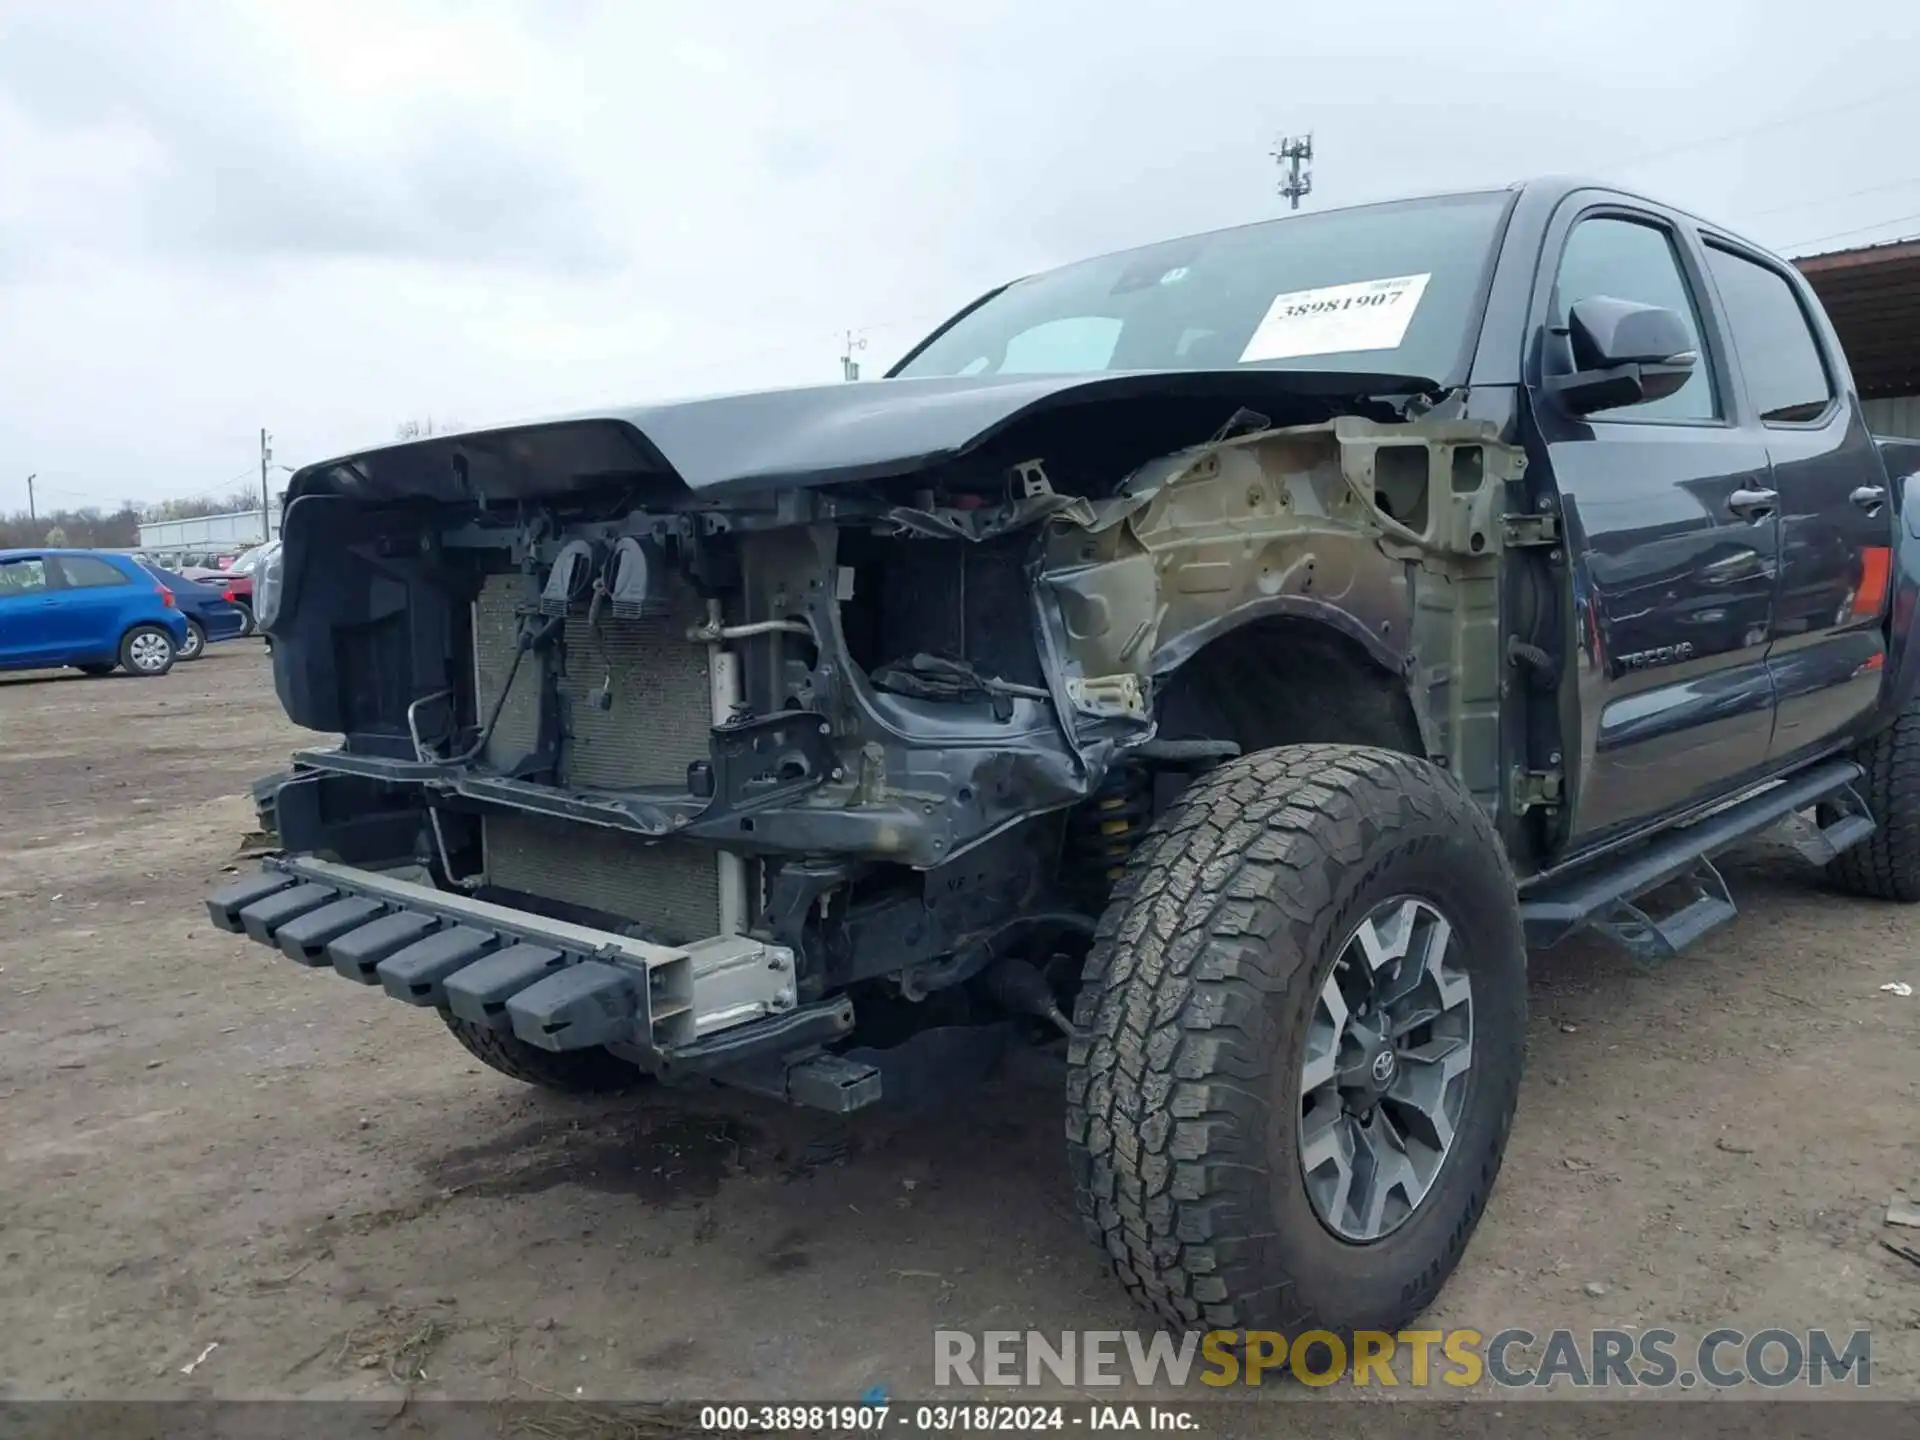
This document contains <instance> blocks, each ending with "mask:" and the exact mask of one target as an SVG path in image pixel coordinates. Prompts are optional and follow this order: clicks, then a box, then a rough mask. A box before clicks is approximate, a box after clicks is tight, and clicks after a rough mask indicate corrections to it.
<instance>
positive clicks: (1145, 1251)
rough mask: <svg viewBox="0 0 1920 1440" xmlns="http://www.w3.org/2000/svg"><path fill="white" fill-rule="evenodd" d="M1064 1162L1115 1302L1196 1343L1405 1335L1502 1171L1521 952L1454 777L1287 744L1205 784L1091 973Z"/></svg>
mask: <svg viewBox="0 0 1920 1440" xmlns="http://www.w3.org/2000/svg"><path fill="white" fill-rule="evenodd" d="M1074 1021H1075V1029H1076V1030H1077V1031H1078V1032H1079V1035H1080V1038H1078V1039H1076V1040H1075V1041H1074V1042H1073V1043H1072V1046H1071V1049H1070V1053H1069V1067H1068V1082H1067V1084H1068V1089H1067V1117H1068V1118H1067V1139H1068V1159H1069V1162H1070V1167H1071V1170H1072V1173H1073V1177H1074V1188H1075V1198H1076V1200H1077V1202H1078V1206H1079V1210H1080V1214H1081V1217H1082V1219H1083V1221H1084V1222H1085V1224H1086V1226H1087V1229H1088V1230H1089V1232H1090V1234H1091V1235H1092V1237H1093V1238H1094V1240H1095V1242H1096V1243H1097V1244H1099V1245H1100V1246H1101V1247H1102V1248H1103V1249H1104V1250H1105V1251H1106V1253H1107V1255H1108V1258H1109V1259H1110V1261H1111V1262H1112V1264H1113V1267H1114V1270H1115V1272H1116V1274H1117V1275H1118V1277H1119V1279H1120V1281H1121V1283H1122V1284H1123V1285H1124V1286H1125V1287H1126V1288H1127V1290H1128V1291H1129V1292H1130V1293H1131V1294H1132V1295H1133V1297H1134V1298H1135V1300H1137V1301H1138V1302H1139V1303H1140V1304H1141V1305H1143V1306H1144V1307H1146V1308H1147V1309H1148V1310H1149V1311H1150V1312H1152V1313H1153V1315H1154V1316H1155V1317H1156V1318H1158V1319H1159V1320H1160V1321H1162V1322H1164V1323H1166V1324H1168V1325H1171V1326H1173V1327H1175V1328H1177V1329H1196V1328H1207V1329H1240V1328H1247V1329H1271V1330H1280V1331H1285V1332H1288V1333H1293V1334H1297V1333H1298V1332H1299V1331H1301V1330H1303V1329H1308V1328H1313V1329H1327V1330H1332V1331H1334V1332H1336V1333H1341V1334H1351V1333H1352V1332H1353V1331H1355V1330H1363V1329H1380V1330H1387V1331H1393V1330H1397V1329H1399V1328H1400V1327H1401V1326H1402V1325H1403V1324H1404V1323H1405V1322H1406V1321H1408V1320H1410V1319H1412V1318H1413V1317H1414V1316H1415V1315H1418V1314H1419V1313H1420V1312H1421V1311H1422V1310H1423V1309H1425V1308H1426V1307H1427V1305H1428V1304H1430V1303H1431V1302H1432V1300H1433V1298H1434V1297H1435V1295H1437V1294H1438V1293H1439V1291H1440V1287H1441V1286H1442V1285H1443V1284H1444V1283H1445V1281H1446V1279H1447V1277H1448V1276H1449V1275H1450V1274H1451V1273H1452V1271H1453V1268H1454V1266H1455V1265H1456V1264H1458V1263H1459V1260H1460V1257H1461V1255H1462V1253H1463V1252H1464V1251H1465V1249H1466V1245H1467V1241H1468V1239H1469V1238H1470V1237H1471V1236H1472V1234H1473V1231H1474V1228H1475V1226H1476V1225H1477V1224H1478V1223H1479V1219H1480V1215H1481V1212H1482V1210H1483V1209H1484V1208H1485V1206H1486V1203H1487V1197H1488V1195H1489V1193H1490V1192H1491V1190H1492V1186H1493V1182H1494V1177H1495V1176H1496V1175H1497V1174H1498V1172H1499V1169H1500V1161H1501V1157H1502V1155H1503V1154H1504V1152H1505V1149H1506V1142H1507V1134H1508V1131H1509V1129H1510V1128H1511V1126H1512V1123H1513V1112H1514V1104H1515V1101H1516V1098H1517V1096H1518V1093H1519V1085H1520V1071H1521V1063H1522V1057H1523V1053H1524V1048H1525V1042H1526V950H1525V946H1524V942H1523V940H1522V936H1521V928H1520V917H1519V906H1518V903H1517V901H1516V898H1515V891H1514V881H1513V876H1512V873H1511V871H1510V870H1509V868H1508V865H1507V862H1506V858H1505V854H1504V852H1503V851H1502V849H1501V845H1500V840H1499V837H1498V836H1497V835H1496V834H1495V833H1494V830H1493V827H1492V826H1491V824H1489V823H1488V821H1487V819H1486V817H1485V815H1484V814H1483V813H1482V812H1481V810H1480V808H1479V806H1478V805H1476V804H1475V803H1474V801H1473V799H1472V797H1471V796H1469V795H1468V794H1467V793H1466V792H1465V791H1464V790H1463V789H1462V788H1461V787H1460V785H1459V784H1458V782H1456V781H1455V780H1454V779H1453V777H1452V776H1451V775H1449V774H1447V773H1446V772H1445V771H1443V770H1441V769H1440V768H1438V767H1437V766H1434V765H1430V764H1428V763H1427V762H1425V761H1422V760H1415V759H1411V758H1409V757H1407V756H1405V755H1399V754H1395V753H1392V752H1389V751H1384V750H1371V749H1361V748H1356V747H1349V746H1328V745H1313V746H1290V747H1286V748H1283V749H1278V750H1269V751H1265V752H1262V753H1260V754H1256V755H1250V756H1247V757H1244V758H1243V759H1241V760H1238V761H1235V762H1234V763H1232V764H1230V765H1226V766H1223V767H1221V768H1220V769H1219V770H1216V771H1214V772H1213V773H1212V774H1210V775H1208V776H1207V777H1205V778H1204V779H1202V780H1199V781H1197V782H1195V784H1194V785H1193V786H1192V787H1191V788H1189V789H1188V790H1187V791H1186V792H1185V794H1184V795H1182V796H1181V798H1180V799H1179V800H1178V801H1177V802H1176V803H1175V805H1174V806H1173V807H1172V808H1171V809H1170V810H1169V811H1168V812H1167V814H1166V815H1164V816H1163V817H1162V818H1161V819H1160V820H1159V821H1157V822H1156V823H1155V825H1154V828H1153V831H1152V833H1151V834H1150V835H1149V837H1148V839H1147V840H1146V842H1145V843H1144V844H1143V845H1142V846H1141V847H1140V849H1139V850H1138V851H1137V852H1136V853H1135V855H1134V857H1133V859H1132V860H1131V861H1130V862H1129V864H1128V866H1127V869H1126V872H1125V874H1124V875H1123V877H1122V879H1121V880H1120V882H1119V884H1118V885H1117V886H1116V887H1115V891H1114V895H1113V899H1112V902H1111V903H1110V905H1109V907H1108V909H1107V912H1106V914H1105V915H1104V916H1103V917H1102V920H1101V924H1100V929H1099V934H1098V937H1097V939H1096V942H1095V944H1094V947H1093V950H1092V951H1091V952H1090V954H1089V955H1088V958H1087V964H1086V969H1085V973H1084V978H1083V985H1082V989H1081V992H1080V997H1079V1001H1078V1004H1077V1006H1076V1013H1075V1016H1074Z"/></svg>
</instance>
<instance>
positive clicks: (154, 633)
mask: <svg viewBox="0 0 1920 1440" xmlns="http://www.w3.org/2000/svg"><path fill="white" fill-rule="evenodd" d="M173 661H174V648H173V636H171V635H169V634H168V633H167V632H166V631H165V630H162V629H161V628H160V627H159V626H158V625H136V626H134V627H133V629H131V630H129V631H128V632H127V633H126V635H125V637H124V638H122V640H121V641H120V668H121V669H122V670H125V671H126V672H127V673H128V674H129V675H138V676H140V677H142V678H143V679H151V678H153V677H154V676H156V675H164V674H166V673H167V671H169V670H171V669H172V668H173Z"/></svg>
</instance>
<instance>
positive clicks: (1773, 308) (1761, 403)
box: [1707, 245, 1833, 420]
mask: <svg viewBox="0 0 1920 1440" xmlns="http://www.w3.org/2000/svg"><path fill="white" fill-rule="evenodd" d="M1707 268H1708V269H1709V270H1711V271H1712V272H1713V283H1714V284H1715V285H1716V286H1717V287H1719V290H1720V303H1721V304H1722V305H1724V306H1725V307H1726V312H1727V324H1728V326H1729V327H1730V328H1731V329H1732V331H1733V343H1734V346H1735V348H1736V349H1738V350H1739V352H1740V370H1741V373H1743V374H1744V375H1745V376H1746V377H1747V393H1748V395H1749V396H1750V397H1751V398H1752V400H1753V405H1754V408H1755V409H1756V410H1758V411H1759V412H1760V418H1761V419H1762V420H1818V419H1819V418H1820V416H1821V414H1822V413H1823V412H1824V411H1825V410H1826V408H1827V405H1828V404H1829V403H1830V402H1831V401H1832V399H1833V381H1832V380H1831V379H1829V378H1828V375H1827V367H1826V362H1824V361H1823V360H1822V359H1821V358H1820V343H1819V342H1818V341H1817V340H1815V339H1814V338H1813V328H1812V327H1811V326H1810V325H1809V324H1808V323H1807V312H1806V311H1805V310H1803V309H1802V308H1801V306H1800V299H1799V297H1798V296H1797V295H1795V294H1794V290H1793V285H1792V282H1790V281H1789V280H1788V279H1787V277H1786V276H1784V275H1782V274H1781V273H1780V272H1779V271H1778V270H1775V269H1773V268H1772V267H1771V266H1767V265H1761V264H1757V263H1756V262H1754V261H1752V260H1749V259H1747V258H1746V257H1745V256H1744V255H1735V254H1734V253H1733V252H1732V251H1730V250H1722V249H1720V248H1719V247H1718V246H1714V245H1709V246H1708V247H1707Z"/></svg>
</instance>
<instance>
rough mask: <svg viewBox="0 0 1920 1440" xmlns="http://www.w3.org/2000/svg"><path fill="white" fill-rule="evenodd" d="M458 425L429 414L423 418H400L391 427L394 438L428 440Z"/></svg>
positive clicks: (451, 430)
mask: <svg viewBox="0 0 1920 1440" xmlns="http://www.w3.org/2000/svg"><path fill="white" fill-rule="evenodd" d="M459 428H460V426H459V425H458V424H456V423H454V422H451V421H447V420H435V419H434V418H433V416H431V415H429V416H427V417H426V418H425V419H417V418H416V419H410V420H402V421H401V422H400V423H399V424H398V425H396V426H394V427H393V436H394V438H395V439H396V440H429V439H431V438H433V437H434V436H435V435H448V434H451V433H452V432H453V431H455V430H458V429H459Z"/></svg>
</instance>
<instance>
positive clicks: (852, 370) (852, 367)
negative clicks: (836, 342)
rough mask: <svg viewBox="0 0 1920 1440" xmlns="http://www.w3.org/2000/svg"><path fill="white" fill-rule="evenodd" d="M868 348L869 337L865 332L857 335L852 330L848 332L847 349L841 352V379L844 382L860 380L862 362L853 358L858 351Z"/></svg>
mask: <svg viewBox="0 0 1920 1440" xmlns="http://www.w3.org/2000/svg"><path fill="white" fill-rule="evenodd" d="M866 348H867V337H866V334H865V333H864V332H859V333H856V332H854V331H852V330H849V331H847V333H846V348H845V349H843V350H842V351H841V352H840V378H841V379H842V380H858V379H859V378H860V362H859V361H858V360H856V359H854V358H853V356H854V352H855V351H856V350H864V349H866Z"/></svg>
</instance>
